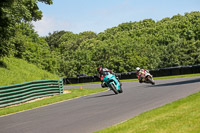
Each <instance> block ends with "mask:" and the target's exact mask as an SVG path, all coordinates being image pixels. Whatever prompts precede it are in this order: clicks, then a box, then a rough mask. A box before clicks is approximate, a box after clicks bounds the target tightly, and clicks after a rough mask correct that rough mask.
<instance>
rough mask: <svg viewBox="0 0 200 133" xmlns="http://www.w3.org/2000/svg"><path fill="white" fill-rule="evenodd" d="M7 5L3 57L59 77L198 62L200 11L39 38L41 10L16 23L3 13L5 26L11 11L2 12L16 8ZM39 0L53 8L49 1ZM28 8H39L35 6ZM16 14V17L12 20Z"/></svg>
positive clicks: (0, 32) (0, 31) (0, 37)
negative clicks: (36, 25) (100, 69)
mask: <svg viewBox="0 0 200 133" xmlns="http://www.w3.org/2000/svg"><path fill="white" fill-rule="evenodd" d="M9 1H11V4H10V5H9V3H6V2H1V4H0V8H1V13H0V21H1V22H0V23H1V25H0V56H1V57H4V56H14V57H17V58H22V59H24V60H26V61H28V62H30V63H33V64H36V65H37V66H38V67H39V68H42V69H45V70H48V71H50V72H52V73H56V74H58V75H60V76H63V77H74V76H76V75H77V74H80V73H86V74H87V75H94V74H96V73H97V72H96V68H97V67H98V66H103V67H107V68H110V69H112V70H113V71H114V72H130V71H134V70H135V68H136V67H137V66H139V67H142V68H147V69H156V68H163V67H173V66H183V65H195V64H200V12H199V11H194V12H191V13H185V14H184V15H179V14H178V15H174V16H173V17H172V18H163V19H162V20H160V21H157V22H155V21H154V20H152V19H145V20H143V21H139V22H127V23H122V24H120V25H118V26H117V27H113V28H110V29H107V30H105V31H104V32H101V33H99V34H96V33H94V32H92V31H86V32H83V33H80V34H74V33H72V32H69V31H55V32H53V33H49V35H48V36H46V37H40V36H39V35H38V34H37V33H36V32H35V31H34V29H33V25H32V24H31V23H30V21H33V20H37V19H38V20H39V19H41V12H36V13H37V14H35V15H34V14H33V13H34V12H33V11H32V12H30V16H31V15H32V18H31V17H30V16H29V17H28V16H25V17H24V16H21V18H18V19H17V20H15V21H13V19H12V18H9V15H7V16H8V18H7V19H8V20H12V21H10V23H8V22H9V21H5V20H4V18H5V16H4V14H8V13H10V14H11V13H12V12H3V11H5V10H3V8H7V9H10V8H11V7H12V6H13V5H15V4H13V3H12V1H13V0H9ZM17 1H18V0H17ZM15 2H16V1H15ZM15 2H14V3H15ZM18 2H19V1H18ZM40 2H44V3H46V4H52V3H51V0H40ZM5 3H6V4H5ZM21 4H22V5H23V4H24V3H21ZM26 4H27V3H26ZM26 4H25V5H26ZM31 9H34V10H35V9H37V8H36V5H35V8H34V7H33V8H31ZM10 10H11V11H12V10H13V7H12V8H11V9H10ZM15 10H16V8H15ZM37 10H38V9H37ZM6 11H8V10H6ZM31 13H32V14H31ZM19 16H20V14H16V16H14V17H19ZM10 17H13V15H10ZM26 17H27V19H25V18H26ZM22 18H23V19H22ZM19 20H20V21H19ZM22 20H23V21H22ZM4 21H5V23H3V22H4Z"/></svg>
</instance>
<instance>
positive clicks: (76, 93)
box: [0, 89, 106, 116]
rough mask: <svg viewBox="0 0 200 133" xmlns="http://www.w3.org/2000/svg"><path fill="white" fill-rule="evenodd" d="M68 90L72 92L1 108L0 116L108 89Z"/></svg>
mask: <svg viewBox="0 0 200 133" xmlns="http://www.w3.org/2000/svg"><path fill="white" fill-rule="evenodd" d="M67 90H70V91H71V93H68V94H62V95H56V96H51V97H49V98H45V99H42V100H39V101H35V102H31V103H24V104H20V105H17V106H10V107H5V108H0V116H2V115H7V114H11V113H16V112H20V111H24V110H29V109H33V108H37V107H40V106H44V105H48V104H53V103H56V102H60V101H65V100H68V99H72V98H76V97H80V96H85V95H89V94H92V93H98V92H102V91H105V90H106V89H67Z"/></svg>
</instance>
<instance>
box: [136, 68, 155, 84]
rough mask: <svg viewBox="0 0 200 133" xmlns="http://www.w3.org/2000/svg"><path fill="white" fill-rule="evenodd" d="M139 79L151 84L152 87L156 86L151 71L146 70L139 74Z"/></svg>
mask: <svg viewBox="0 0 200 133" xmlns="http://www.w3.org/2000/svg"><path fill="white" fill-rule="evenodd" d="M139 77H140V78H142V79H143V81H144V82H145V83H151V84H152V85H154V84H155V81H154V80H153V76H152V75H151V74H150V73H149V71H146V70H144V71H143V72H141V73H140V74H139Z"/></svg>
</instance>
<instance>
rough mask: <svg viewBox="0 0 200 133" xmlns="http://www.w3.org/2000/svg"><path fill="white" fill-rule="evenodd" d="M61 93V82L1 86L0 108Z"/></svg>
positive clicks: (38, 81)
mask: <svg viewBox="0 0 200 133" xmlns="http://www.w3.org/2000/svg"><path fill="white" fill-rule="evenodd" d="M63 93H64V88H63V80H36V81H30V82H25V83H21V84H15V85H8V86H1V87H0V107H5V106H9V105H13V104H17V103H22V102H26V101H29V100H32V99H35V98H40V97H45V96H50V95H56V94H63Z"/></svg>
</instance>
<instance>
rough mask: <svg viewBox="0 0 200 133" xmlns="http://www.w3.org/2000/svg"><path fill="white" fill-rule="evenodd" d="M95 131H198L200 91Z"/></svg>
mask: <svg viewBox="0 0 200 133" xmlns="http://www.w3.org/2000/svg"><path fill="white" fill-rule="evenodd" d="M96 133H200V92H198V93H195V94H193V95H190V96H188V97H186V98H183V99H180V100H178V101H175V102H172V103H169V104H166V105H164V106H162V107H160V108H156V109H153V110H151V111H148V112H145V113H142V114H140V115H138V116H136V117H133V118H132V119H129V120H127V121H125V122H123V123H120V124H117V125H114V126H112V127H109V128H106V129H103V130H101V131H97V132H96Z"/></svg>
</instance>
